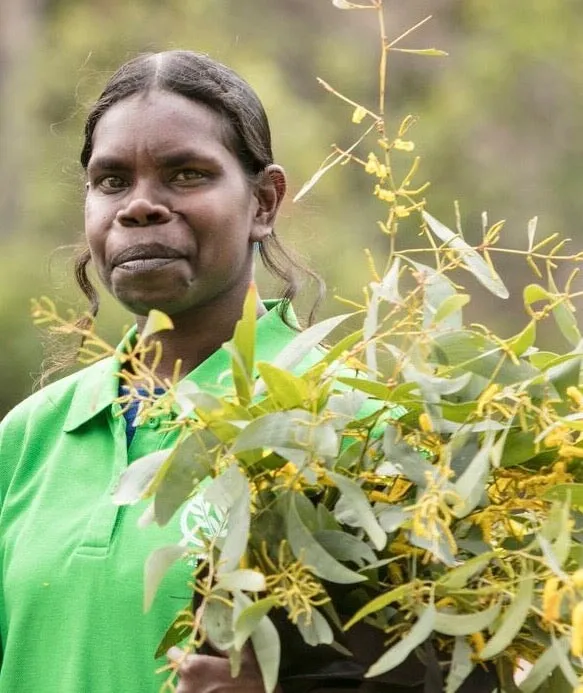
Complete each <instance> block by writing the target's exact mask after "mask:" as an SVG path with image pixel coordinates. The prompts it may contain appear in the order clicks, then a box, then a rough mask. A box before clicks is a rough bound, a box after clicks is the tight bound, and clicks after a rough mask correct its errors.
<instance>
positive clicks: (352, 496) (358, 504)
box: [328, 472, 387, 551]
mask: <svg viewBox="0 0 583 693" xmlns="http://www.w3.org/2000/svg"><path fill="white" fill-rule="evenodd" d="M328 476H329V477H330V479H332V481H333V482H334V484H335V485H336V486H337V488H338V489H339V490H340V493H341V494H342V496H343V499H344V501H345V502H346V503H347V504H348V505H349V506H350V508H351V510H352V512H353V513H354V514H355V515H356V516H357V517H358V526H359V527H362V529H364V531H365V532H366V533H367V534H368V536H369V538H370V540H371V541H372V543H373V545H374V547H375V548H376V550H377V551H381V550H382V549H384V548H385V546H386V544H387V534H386V532H385V530H384V529H383V528H382V527H381V526H380V525H379V523H378V521H377V519H376V517H375V514H374V513H373V510H372V508H371V506H370V503H369V502H368V498H367V497H366V495H365V494H364V491H363V490H362V489H361V488H360V486H359V485H358V484H357V483H356V482H355V481H352V479H349V478H348V477H345V476H342V474H337V473H336V472H328ZM335 517H336V519H337V520H339V521H341V520H340V518H339V517H338V516H337V515H336V513H335Z"/></svg>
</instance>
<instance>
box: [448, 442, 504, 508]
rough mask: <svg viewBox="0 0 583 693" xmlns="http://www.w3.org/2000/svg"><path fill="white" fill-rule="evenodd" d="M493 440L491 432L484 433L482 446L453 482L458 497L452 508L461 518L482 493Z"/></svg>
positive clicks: (476, 503) (476, 502)
mask: <svg viewBox="0 0 583 693" xmlns="http://www.w3.org/2000/svg"><path fill="white" fill-rule="evenodd" d="M494 440H495V438H494V433H493V432H491V431H490V432H488V433H486V435H485V436H484V441H483V443H482V446H481V447H480V449H479V450H478V452H477V453H476V455H475V456H474V458H473V459H472V461H471V462H470V463H469V465H468V466H467V467H466V469H465V471H464V473H463V474H462V475H461V476H460V478H459V479H458V480H457V481H456V482H455V484H454V488H455V492H456V493H457V495H458V496H459V499H460V500H459V502H456V504H455V505H454V507H453V508H452V512H453V514H454V515H455V516H456V517H460V518H461V517H465V516H466V515H469V514H470V513H471V512H472V510H474V508H475V507H476V506H477V505H478V503H479V502H480V500H481V498H482V496H483V495H484V489H485V486H486V480H487V478H488V473H489V471H490V452H491V450H492V446H493V444H494Z"/></svg>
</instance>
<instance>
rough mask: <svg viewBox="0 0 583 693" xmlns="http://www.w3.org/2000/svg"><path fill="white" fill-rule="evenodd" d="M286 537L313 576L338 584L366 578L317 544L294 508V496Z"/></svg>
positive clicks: (293, 495)
mask: <svg viewBox="0 0 583 693" xmlns="http://www.w3.org/2000/svg"><path fill="white" fill-rule="evenodd" d="M286 530H287V537H288V541H289V544H290V547H291V549H292V551H293V554H294V556H295V557H296V558H297V559H298V560H301V561H303V563H304V564H305V565H307V566H310V568H311V569H312V572H313V573H314V575H317V576H318V577H321V578H322V579H323V580H328V581H330V582H336V583H339V584H351V583H354V582H363V581H364V580H366V578H365V577H364V576H363V575H359V574H358V573H355V572H354V571H352V570H349V569H348V568H346V566H344V565H342V563H339V562H338V561H337V560H336V559H335V558H333V557H332V556H331V555H330V554H329V553H328V552H327V551H326V550H325V549H324V548H323V547H322V546H321V544H319V543H318V542H317V541H316V540H315V539H314V537H313V535H312V534H311V532H310V531H309V530H308V528H307V527H306V526H305V525H304V523H303V522H302V520H301V518H300V515H299V513H298V510H297V507H296V499H295V494H291V497H290V500H289V507H288V514H287V522H286Z"/></svg>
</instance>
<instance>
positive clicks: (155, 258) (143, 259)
mask: <svg viewBox="0 0 583 693" xmlns="http://www.w3.org/2000/svg"><path fill="white" fill-rule="evenodd" d="M182 258H184V255H183V254H182V253H181V252H179V251H178V250H175V249H174V248H169V247H168V246H166V245H162V244H161V243H147V244H146V243H142V244H138V245H133V246H131V247H129V248H125V250H122V251H121V252H119V253H117V255H114V257H113V259H112V262H111V264H112V267H114V268H115V267H117V268H119V269H123V270H128V271H145V270H149V269H157V268H158V267H163V266H164V265H167V264H168V263H170V262H173V261H174V260H180V259H182Z"/></svg>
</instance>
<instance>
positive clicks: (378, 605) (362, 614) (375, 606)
mask: <svg viewBox="0 0 583 693" xmlns="http://www.w3.org/2000/svg"><path fill="white" fill-rule="evenodd" d="M411 589H412V587H411V585H410V584H404V585H399V586H398V587H394V588H393V589H392V590H389V591H388V592H383V593H382V594H379V596H378V597H375V598H374V599H371V600H370V601H369V602H368V603H367V604H365V605H364V606H363V607H362V608H360V609H359V610H358V611H357V612H356V613H355V614H354V615H353V616H352V617H351V618H350V619H349V620H348V621H347V622H346V623H345V624H344V630H349V629H350V628H352V626H353V625H354V624H355V623H358V621H362V619H363V618H366V617H367V616H370V614H374V613H376V612H377V611H380V610H381V609H384V608H385V607H387V606H390V605H391V604H392V603H393V602H399V601H401V599H403V597H405V596H406V595H407V594H408V593H410V592H411Z"/></svg>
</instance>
